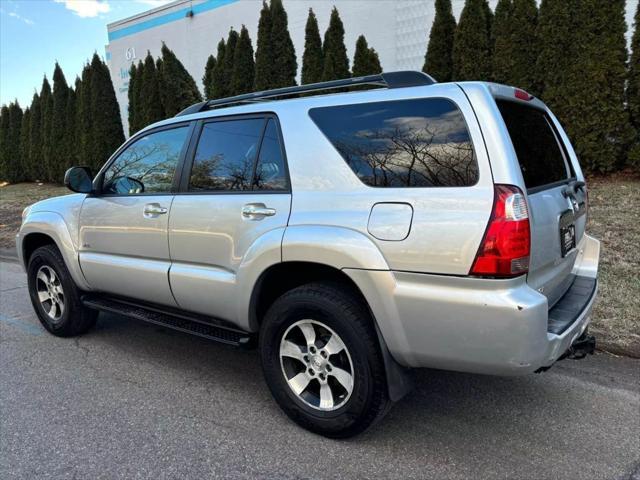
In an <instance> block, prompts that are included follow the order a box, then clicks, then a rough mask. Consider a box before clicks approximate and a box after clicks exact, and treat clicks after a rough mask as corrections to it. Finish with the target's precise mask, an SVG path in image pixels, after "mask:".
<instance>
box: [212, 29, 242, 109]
mask: <svg viewBox="0 0 640 480" xmlns="http://www.w3.org/2000/svg"><path fill="white" fill-rule="evenodd" d="M239 37H240V35H238V32H236V31H235V30H234V29H233V28H232V29H231V30H229V36H228V37H227V44H226V47H225V50H224V61H223V62H222V67H221V68H222V75H221V78H220V86H219V89H218V92H219V96H218V97H216V98H221V97H229V96H231V95H233V89H232V87H231V77H232V75H233V61H234V59H235V55H236V46H237V45H238V38H239Z"/></svg>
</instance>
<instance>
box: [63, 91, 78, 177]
mask: <svg viewBox="0 0 640 480" xmlns="http://www.w3.org/2000/svg"><path fill="white" fill-rule="evenodd" d="M79 83H80V82H79V80H78V79H77V78H76V85H78V84H79ZM65 110H66V114H67V141H68V142H69V144H68V151H67V152H68V154H67V158H65V161H64V164H63V173H64V172H66V171H67V169H69V168H70V167H73V166H74V165H77V163H78V162H77V160H76V158H77V149H76V145H77V143H76V142H77V129H76V117H77V114H76V91H75V90H74V89H73V88H70V89H69V96H68V98H67V107H66V109H65Z"/></svg>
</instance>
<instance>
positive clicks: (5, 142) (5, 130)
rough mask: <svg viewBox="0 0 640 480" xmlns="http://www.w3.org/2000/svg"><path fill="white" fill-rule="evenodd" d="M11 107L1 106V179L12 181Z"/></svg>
mask: <svg viewBox="0 0 640 480" xmlns="http://www.w3.org/2000/svg"><path fill="white" fill-rule="evenodd" d="M9 143H10V140H9V107H8V106H6V105H2V108H0V181H3V182H7V181H11V179H10V177H11V171H10V169H11V167H10V166H9V150H10V147H9Z"/></svg>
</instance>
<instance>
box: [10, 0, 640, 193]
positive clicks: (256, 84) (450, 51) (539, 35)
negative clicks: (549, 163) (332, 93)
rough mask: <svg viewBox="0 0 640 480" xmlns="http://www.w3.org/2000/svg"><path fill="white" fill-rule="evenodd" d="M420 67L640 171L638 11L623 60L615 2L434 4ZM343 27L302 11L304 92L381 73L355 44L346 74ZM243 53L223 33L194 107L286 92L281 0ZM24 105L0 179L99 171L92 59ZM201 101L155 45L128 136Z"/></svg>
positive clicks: (137, 67) (265, 11)
mask: <svg viewBox="0 0 640 480" xmlns="http://www.w3.org/2000/svg"><path fill="white" fill-rule="evenodd" d="M434 3H435V18H434V22H433V25H432V28H431V31H430V35H429V39H428V45H427V49H426V54H425V62H424V66H423V71H425V72H427V73H429V74H431V75H433V76H434V77H435V78H436V79H437V80H439V81H464V80H492V81H496V82H500V83H505V84H509V85H515V86H517V87H520V88H524V89H525V90H527V91H529V92H531V93H533V94H535V95H536V96H539V97H541V98H542V99H543V100H544V101H545V102H546V103H547V104H548V105H549V106H550V107H551V109H552V110H553V111H554V113H555V114H556V116H557V117H558V118H559V119H560V121H561V123H562V124H563V125H564V127H565V129H566V131H567V133H568V135H569V137H570V138H571V140H572V143H573V145H574V147H575V150H576V152H577V154H578V156H579V158H580V161H581V163H582V165H583V168H584V169H585V170H587V171H590V172H601V173H607V172H611V171H614V170H616V169H619V168H624V167H625V166H632V167H634V168H636V169H638V168H640V33H639V32H638V28H637V27H638V23H639V18H638V16H639V15H640V9H637V10H636V13H635V22H634V23H635V31H634V33H633V36H632V41H631V54H630V56H629V55H628V52H627V48H626V42H625V32H626V28H627V26H626V24H625V19H624V8H625V0H608V1H606V2H603V1H601V0H562V1H560V0H541V2H540V5H539V7H538V2H537V1H536V0H499V1H498V4H497V6H496V9H495V12H492V11H491V9H490V8H489V4H488V2H487V0H465V4H464V7H463V10H462V13H461V15H460V18H459V20H458V23H457V24H456V19H455V18H454V16H453V13H452V7H451V3H452V2H451V0H434ZM344 36H345V26H344V24H343V22H342V20H341V19H340V14H339V12H338V10H337V9H336V8H335V7H334V8H333V10H332V11H331V15H330V18H329V24H328V28H327V30H326V31H325V32H324V37H321V34H320V29H319V26H318V19H317V17H316V15H315V13H314V12H313V10H311V9H309V15H308V18H307V23H306V27H305V45H304V52H303V54H302V63H301V72H300V73H301V83H303V84H307V83H314V82H318V81H323V80H324V81H326V80H334V79H340V78H348V77H350V76H362V75H368V74H373V73H377V72H380V71H382V66H381V64H380V60H379V58H378V55H377V53H376V51H375V49H374V48H373V47H371V46H369V44H368V42H367V40H366V38H365V37H364V35H360V36H359V37H358V39H357V41H356V44H355V45H354V50H353V52H354V56H353V63H352V69H350V62H349V57H348V56H347V48H346V46H345V42H344ZM255 45H256V48H255V51H254V47H253V43H252V40H251V38H250V37H249V32H248V30H247V28H246V27H245V26H241V29H240V31H239V32H238V31H236V30H234V29H233V28H231V29H230V31H229V34H228V36H227V38H226V39H221V40H220V41H219V43H218V45H217V49H216V52H215V53H214V52H212V53H211V55H209V57H208V59H207V61H206V66H205V71H204V75H203V77H202V84H203V86H204V98H206V99H213V98H220V97H225V96H230V95H237V94H242V93H247V92H250V91H257V90H266V89H270V88H278V87H285V86H291V85H295V84H296V76H297V73H298V63H297V59H296V52H295V49H294V47H293V42H292V41H291V36H290V34H289V30H288V19H287V13H286V11H285V9H284V6H283V3H282V0H270V1H264V2H263V4H262V9H261V11H260V19H259V23H258V35H257V39H256V44H255ZM51 78H52V82H53V87H52V85H51V83H50V82H49V79H48V78H47V77H46V76H45V77H44V78H43V81H42V85H41V87H40V89H39V90H38V91H36V92H34V94H33V97H32V99H31V104H30V105H28V106H26V108H25V109H24V111H23V109H22V108H21V106H20V105H19V104H18V102H17V101H14V102H11V103H9V104H8V105H3V106H2V107H1V108H0V180H3V181H4V180H6V181H10V182H17V181H23V180H28V181H31V180H40V181H56V182H60V181H61V180H62V175H63V174H64V171H65V170H66V169H67V168H68V167H69V166H71V165H74V164H81V165H87V166H90V167H92V168H94V169H97V168H99V167H100V166H101V165H102V164H103V162H104V161H105V160H106V159H107V158H108V156H109V155H110V154H111V153H112V152H113V151H114V150H115V149H116V148H117V147H118V146H119V145H120V144H121V143H122V142H123V140H124V135H123V131H122V124H121V121H120V112H119V107H118V104H117V101H116V98H115V92H114V88H113V83H112V82H111V78H110V75H109V70H108V68H107V66H106V64H105V63H104V62H103V61H102V60H101V59H100V57H99V56H98V55H97V54H94V55H93V57H92V58H91V60H90V62H88V63H87V64H85V66H84V68H83V70H82V73H81V75H80V76H79V77H78V78H76V79H75V82H74V84H73V86H70V85H69V83H68V81H67V79H66V78H65V76H64V73H63V72H62V69H61V68H60V66H59V65H58V64H57V63H56V64H55V65H54V71H53V75H52V76H51ZM201 100H202V95H201V93H200V90H199V89H198V86H197V85H196V82H195V80H194V79H193V78H192V77H191V75H190V74H189V73H188V72H187V70H186V69H185V67H184V65H183V64H182V63H181V62H180V60H179V59H178V58H177V57H176V55H175V54H174V52H173V51H171V50H170V49H169V47H168V46H167V45H165V44H164V43H163V44H162V46H161V52H160V56H159V57H158V58H154V57H153V56H152V55H151V54H150V53H147V55H146V57H145V58H144V59H143V60H140V61H138V63H132V65H131V67H130V70H129V90H128V103H129V110H128V112H127V116H128V120H129V134H133V133H135V132H137V131H139V130H140V129H142V128H144V127H145V126H146V125H148V124H150V123H153V122H155V121H158V120H160V119H163V118H166V117H169V116H173V115H175V114H176V113H178V112H180V111H181V110H183V109H184V108H186V107H188V106H190V105H192V104H194V103H196V102H199V101H201Z"/></svg>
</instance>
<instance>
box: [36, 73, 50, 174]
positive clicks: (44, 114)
mask: <svg viewBox="0 0 640 480" xmlns="http://www.w3.org/2000/svg"><path fill="white" fill-rule="evenodd" d="M40 102H41V105H42V110H41V117H40V125H41V132H42V137H41V140H42V146H41V148H42V153H41V156H40V165H39V170H40V172H39V176H40V178H42V179H43V180H48V181H51V180H53V179H54V171H53V165H52V158H51V150H52V146H51V129H52V127H53V95H52V93H51V85H50V84H49V80H47V77H46V76H45V77H44V79H43V81H42V88H41V90H40Z"/></svg>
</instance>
